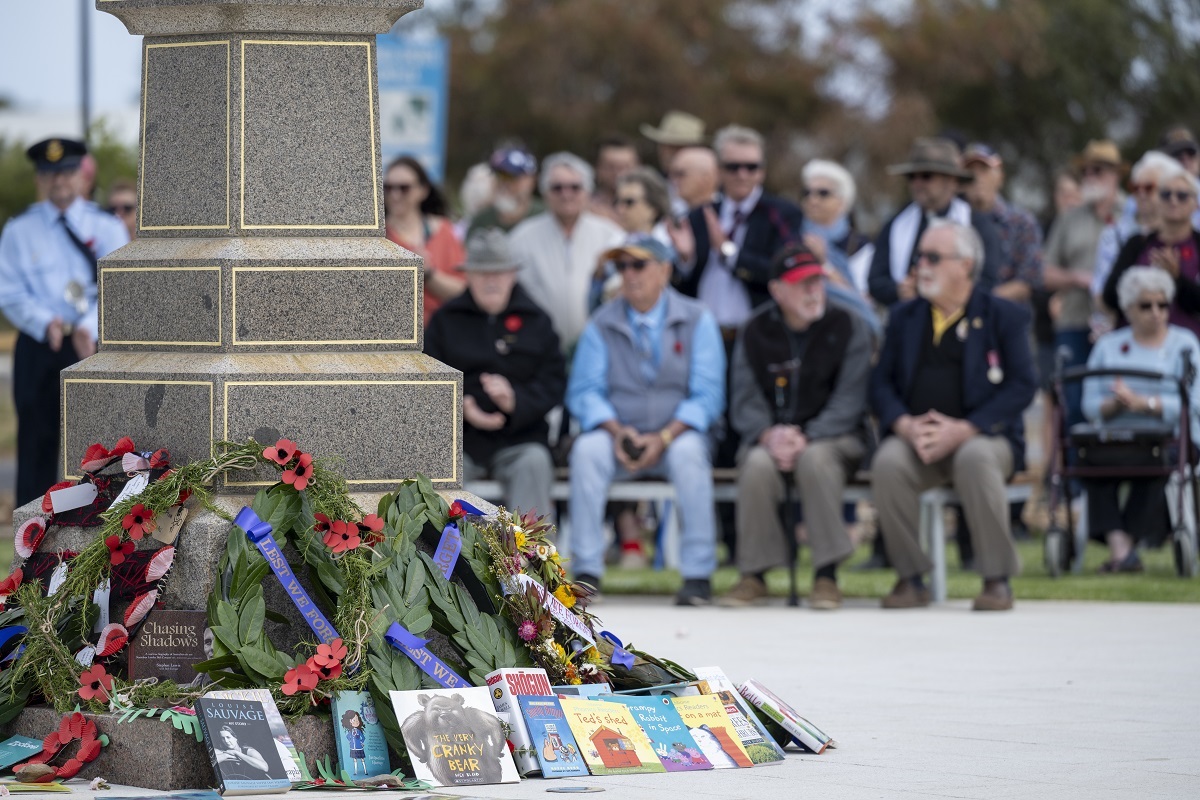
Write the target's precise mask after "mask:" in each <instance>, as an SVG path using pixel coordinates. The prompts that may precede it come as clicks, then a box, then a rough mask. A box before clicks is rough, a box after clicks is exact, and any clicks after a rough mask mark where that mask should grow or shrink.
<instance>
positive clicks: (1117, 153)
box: [1077, 139, 1126, 170]
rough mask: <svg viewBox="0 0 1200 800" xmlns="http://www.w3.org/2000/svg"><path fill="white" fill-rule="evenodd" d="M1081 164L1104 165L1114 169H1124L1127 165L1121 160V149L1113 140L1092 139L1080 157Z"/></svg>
mask: <svg viewBox="0 0 1200 800" xmlns="http://www.w3.org/2000/svg"><path fill="white" fill-rule="evenodd" d="M1077 160H1078V162H1079V164H1080V165H1081V166H1082V165H1085V164H1103V165H1104V166H1106V167H1112V168H1113V169H1116V170H1120V169H1124V168H1125V166H1126V164H1125V162H1124V161H1122V160H1121V149H1120V148H1119V147H1117V143H1116V142H1114V141H1113V140H1112V139H1092V140H1091V141H1090V142H1088V143H1087V145H1086V146H1085V147H1084V148H1083V152H1081V153H1080V154H1079V157H1078V159H1077Z"/></svg>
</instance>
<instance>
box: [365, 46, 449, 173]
mask: <svg viewBox="0 0 1200 800" xmlns="http://www.w3.org/2000/svg"><path fill="white" fill-rule="evenodd" d="M377 44H378V53H379V127H380V146H381V149H382V151H383V164H381V165H380V168H381V169H382V168H383V167H386V166H387V164H388V162H389V161H391V160H392V159H393V158H395V157H396V156H400V155H410V156H413V157H414V158H416V159H417V160H418V161H420V162H421V164H422V166H424V167H425V169H426V170H428V171H429V176H430V178H431V179H432V180H434V181H435V182H437V183H441V182H442V178H443V176H444V175H445V171H446V114H447V107H448V105H449V99H450V89H449V77H450V44H449V42H448V41H447V40H446V39H445V38H444V37H433V36H420V37H414V36H396V35H394V34H384V35H383V36H379V37H377Z"/></svg>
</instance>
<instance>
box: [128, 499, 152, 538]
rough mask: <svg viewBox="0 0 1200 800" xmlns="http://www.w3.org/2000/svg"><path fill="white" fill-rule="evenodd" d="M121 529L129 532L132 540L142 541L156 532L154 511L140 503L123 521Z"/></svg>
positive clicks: (130, 510)
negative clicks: (149, 534)
mask: <svg viewBox="0 0 1200 800" xmlns="http://www.w3.org/2000/svg"><path fill="white" fill-rule="evenodd" d="M121 527H122V528H124V529H125V530H126V531H128V532H129V538H130V539H141V538H142V537H143V536H145V535H146V534H147V533H150V532H151V531H153V530H154V527H155V526H154V510H153V509H149V508H146V507H145V506H144V505H142V504H141V503H138V504H137V505H135V506H134V507H133V508H131V509H129V513H128V514H126V515H125V519H123V520H121Z"/></svg>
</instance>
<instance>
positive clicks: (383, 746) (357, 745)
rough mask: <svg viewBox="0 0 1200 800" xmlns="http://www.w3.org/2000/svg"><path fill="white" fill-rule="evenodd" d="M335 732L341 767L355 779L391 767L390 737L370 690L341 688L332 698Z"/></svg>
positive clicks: (379, 772) (382, 773)
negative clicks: (380, 719)
mask: <svg viewBox="0 0 1200 800" xmlns="http://www.w3.org/2000/svg"><path fill="white" fill-rule="evenodd" d="M332 712H333V735H334V736H335V737H336V738H337V750H338V761H339V762H340V763H341V766H342V771H343V772H345V773H346V774H347V775H349V776H350V777H351V778H353V779H354V780H360V779H362V778H373V777H375V776H377V775H386V774H388V773H389V772H391V771H392V764H391V761H390V760H389V759H388V749H387V740H386V739H384V737H383V727H382V726H381V725H380V724H379V717H377V716H376V715H375V701H374V700H372V699H371V695H370V694H368V693H367V692H351V691H343V692H338V693H337V694H336V695H335V696H334V698H333V705H332Z"/></svg>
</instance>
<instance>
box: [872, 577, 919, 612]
mask: <svg viewBox="0 0 1200 800" xmlns="http://www.w3.org/2000/svg"><path fill="white" fill-rule="evenodd" d="M880 605H882V606H883V607H884V608H924V607H925V606H927V605H929V590H928V589H926V588H924V587H922V588H920V589H918V588H917V587H916V586H913V585H912V581H910V580H908V579H907V578H901V579H900V580H898V581H896V585H895V586H893V587H892V593H891V594H889V595H888V596H887V597H885V598H883V602H882V603H880Z"/></svg>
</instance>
